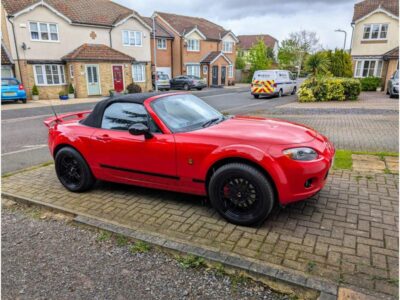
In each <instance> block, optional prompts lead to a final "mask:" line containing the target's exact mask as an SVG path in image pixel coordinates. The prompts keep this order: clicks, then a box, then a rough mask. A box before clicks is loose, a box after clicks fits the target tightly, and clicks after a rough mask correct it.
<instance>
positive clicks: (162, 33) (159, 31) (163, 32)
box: [142, 17, 174, 38]
mask: <svg viewBox="0 0 400 300" xmlns="http://www.w3.org/2000/svg"><path fill="white" fill-rule="evenodd" d="M142 19H143V21H145V22H146V24H147V25H149V26H150V27H151V28H153V19H152V18H149V17H142ZM156 37H163V38H173V37H174V35H173V34H172V33H170V32H169V31H168V30H167V29H166V28H165V27H164V26H162V25H161V24H160V22H159V21H157V20H156Z"/></svg>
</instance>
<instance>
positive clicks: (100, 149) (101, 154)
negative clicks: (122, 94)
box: [91, 102, 178, 187]
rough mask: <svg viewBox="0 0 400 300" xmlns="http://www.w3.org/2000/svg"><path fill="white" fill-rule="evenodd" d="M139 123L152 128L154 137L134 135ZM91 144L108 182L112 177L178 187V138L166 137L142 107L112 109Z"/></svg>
mask: <svg viewBox="0 0 400 300" xmlns="http://www.w3.org/2000/svg"><path fill="white" fill-rule="evenodd" d="M135 123H143V124H145V125H147V126H148V127H149V128H151V131H152V137H151V138H146V137H145V136H144V135H139V136H136V135H132V134H130V133H129V131H128V129H129V127H130V126H131V125H133V124H135ZM91 143H92V149H93V157H94V161H95V165H96V168H97V171H98V172H99V173H100V174H102V176H103V177H105V178H106V179H107V178H108V177H109V176H111V177H113V179H116V180H118V181H122V182H127V183H129V182H133V183H135V182H138V183H151V186H153V187H165V186H170V185H176V184H177V181H178V177H177V172H176V157H175V139H174V136H173V135H172V134H163V133H162V132H161V131H160V130H159V129H158V128H157V125H155V123H154V121H152V120H151V119H150V117H149V115H148V114H147V111H146V109H145V108H144V106H143V105H142V104H137V103H123V102H116V103H113V104H111V105H110V106H108V107H107V108H106V109H105V111H104V115H103V120H102V125H101V128H99V129H97V130H96V131H95V132H94V133H93V135H92V137H91Z"/></svg>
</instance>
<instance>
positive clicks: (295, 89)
mask: <svg viewBox="0 0 400 300" xmlns="http://www.w3.org/2000/svg"><path fill="white" fill-rule="evenodd" d="M296 91H297V87H294V88H293V91H292V95H294V94H296Z"/></svg>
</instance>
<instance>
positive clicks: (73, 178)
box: [55, 147, 96, 192]
mask: <svg viewBox="0 0 400 300" xmlns="http://www.w3.org/2000/svg"><path fill="white" fill-rule="evenodd" d="M55 167H56V173H57V177H58V179H59V180H60V182H61V183H62V185H63V186H64V187H65V188H67V189H68V190H69V191H71V192H84V191H87V190H88V189H90V188H91V187H92V186H93V184H94V183H95V181H96V180H95V178H94V177H93V175H92V172H91V171H90V168H89V166H88V164H87V163H86V161H85V159H84V158H83V157H82V155H80V154H79V152H78V151H76V150H75V149H73V148H71V147H64V148H61V149H60V150H59V151H58V152H57V154H56V158H55Z"/></svg>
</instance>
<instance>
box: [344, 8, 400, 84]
mask: <svg viewBox="0 0 400 300" xmlns="http://www.w3.org/2000/svg"><path fill="white" fill-rule="evenodd" d="M351 24H352V26H353V34H352V40H351V56H352V59H353V63H354V77H357V78H362V77H369V76H374V77H381V78H382V80H383V81H384V83H385V86H384V88H385V90H386V87H387V81H388V80H389V79H390V77H391V76H392V74H393V73H394V71H395V70H396V69H398V68H399V56H398V53H399V2H398V0H365V1H361V2H359V3H356V4H355V5H354V14H353V21H352V23H351Z"/></svg>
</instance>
